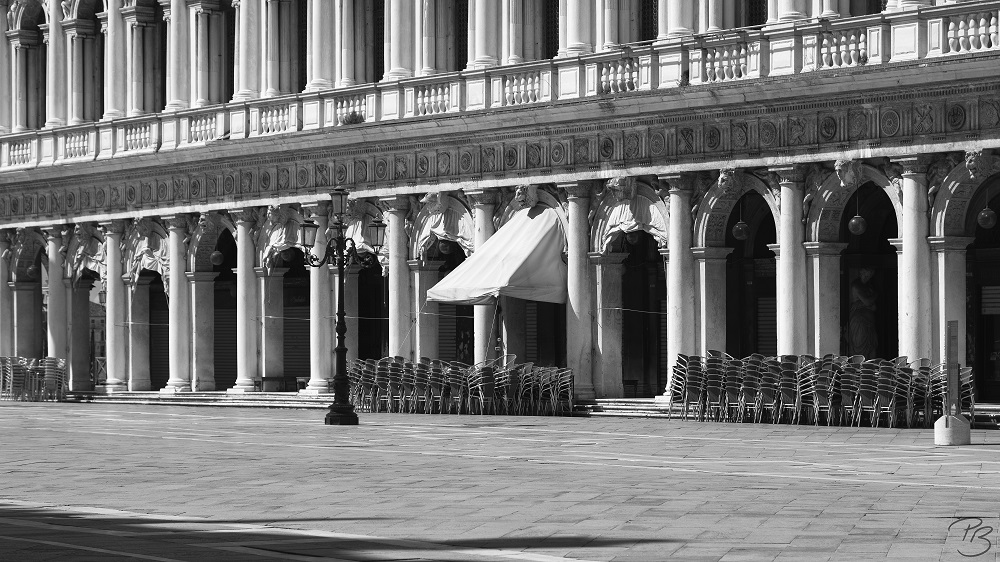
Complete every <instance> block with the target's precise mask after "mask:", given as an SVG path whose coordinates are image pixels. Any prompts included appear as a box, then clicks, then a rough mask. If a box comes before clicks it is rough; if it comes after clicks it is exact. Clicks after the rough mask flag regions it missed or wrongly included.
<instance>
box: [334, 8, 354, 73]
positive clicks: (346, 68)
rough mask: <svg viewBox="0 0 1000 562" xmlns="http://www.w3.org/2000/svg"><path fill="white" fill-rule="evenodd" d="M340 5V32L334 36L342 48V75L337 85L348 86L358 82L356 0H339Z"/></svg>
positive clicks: (338, 45) (339, 47) (338, 46)
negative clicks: (355, 29)
mask: <svg viewBox="0 0 1000 562" xmlns="http://www.w3.org/2000/svg"><path fill="white" fill-rule="evenodd" d="M338 6H339V7H341V8H342V10H343V11H342V12H341V16H340V27H339V30H340V33H339V34H337V37H334V41H335V42H336V43H335V44H336V45H337V48H338V49H340V76H339V77H338V79H337V85H338V86H340V87H348V86H353V85H354V84H356V83H357V82H356V77H355V64H354V62H355V61H354V57H355V49H356V46H355V44H354V25H355V24H354V1H353V0H338Z"/></svg>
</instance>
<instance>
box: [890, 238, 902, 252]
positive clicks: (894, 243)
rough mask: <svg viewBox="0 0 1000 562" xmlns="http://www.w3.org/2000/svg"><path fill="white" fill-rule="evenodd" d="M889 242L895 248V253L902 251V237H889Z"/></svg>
mask: <svg viewBox="0 0 1000 562" xmlns="http://www.w3.org/2000/svg"><path fill="white" fill-rule="evenodd" d="M889 243H890V244H892V247H893V248H896V254H900V253H902V252H903V239H902V238H890V239H889Z"/></svg>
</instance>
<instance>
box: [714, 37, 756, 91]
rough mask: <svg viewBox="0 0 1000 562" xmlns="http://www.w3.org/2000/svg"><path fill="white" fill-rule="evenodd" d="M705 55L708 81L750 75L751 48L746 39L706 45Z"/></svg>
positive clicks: (740, 77)
mask: <svg viewBox="0 0 1000 562" xmlns="http://www.w3.org/2000/svg"><path fill="white" fill-rule="evenodd" d="M703 57H704V60H703V63H704V65H705V72H704V74H703V76H704V77H705V81H706V82H728V81H730V80H740V79H743V78H747V77H748V76H749V71H750V61H749V57H750V50H749V48H748V46H747V42H746V41H740V42H738V43H731V44H726V45H719V46H712V47H706V48H705V50H704V54H703Z"/></svg>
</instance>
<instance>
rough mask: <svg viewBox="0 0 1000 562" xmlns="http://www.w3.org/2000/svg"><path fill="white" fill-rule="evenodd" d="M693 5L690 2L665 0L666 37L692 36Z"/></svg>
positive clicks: (687, 0) (686, 0)
mask: <svg viewBox="0 0 1000 562" xmlns="http://www.w3.org/2000/svg"><path fill="white" fill-rule="evenodd" d="M694 10H695V5H694V3H693V2H692V1H691V0H667V22H668V23H669V25H670V28H669V29H668V31H667V37H685V36H688V35H693V34H694V13H695V11H694Z"/></svg>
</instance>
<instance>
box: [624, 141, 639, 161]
mask: <svg viewBox="0 0 1000 562" xmlns="http://www.w3.org/2000/svg"><path fill="white" fill-rule="evenodd" d="M638 157H639V135H627V136H626V137H625V158H628V159H633V158H638Z"/></svg>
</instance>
